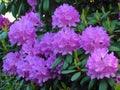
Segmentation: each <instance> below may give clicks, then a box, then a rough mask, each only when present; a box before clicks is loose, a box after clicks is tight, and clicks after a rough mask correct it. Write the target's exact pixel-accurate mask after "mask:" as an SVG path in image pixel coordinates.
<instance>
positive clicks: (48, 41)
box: [40, 33, 55, 56]
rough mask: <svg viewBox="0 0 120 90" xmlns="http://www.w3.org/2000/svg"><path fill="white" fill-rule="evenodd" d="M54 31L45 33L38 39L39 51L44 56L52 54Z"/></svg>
mask: <svg viewBox="0 0 120 90" xmlns="http://www.w3.org/2000/svg"><path fill="white" fill-rule="evenodd" d="M54 35H55V33H45V34H44V35H43V37H42V38H41V41H40V50H41V53H42V54H44V55H45V56H49V55H51V54H53V45H52V42H53V40H54Z"/></svg>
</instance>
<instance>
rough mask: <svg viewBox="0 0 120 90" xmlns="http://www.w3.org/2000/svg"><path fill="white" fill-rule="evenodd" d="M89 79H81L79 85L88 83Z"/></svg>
mask: <svg viewBox="0 0 120 90" xmlns="http://www.w3.org/2000/svg"><path fill="white" fill-rule="evenodd" d="M89 79H90V78H89V77H88V76H86V77H84V78H82V80H81V82H80V84H81V85H83V84H84V83H85V82H87V81H89Z"/></svg>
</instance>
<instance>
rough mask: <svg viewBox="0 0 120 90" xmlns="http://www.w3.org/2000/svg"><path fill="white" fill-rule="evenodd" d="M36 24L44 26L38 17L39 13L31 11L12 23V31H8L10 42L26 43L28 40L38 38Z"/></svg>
mask: <svg viewBox="0 0 120 90" xmlns="http://www.w3.org/2000/svg"><path fill="white" fill-rule="evenodd" d="M35 26H39V27H41V26H42V22H41V21H40V18H39V17H38V14H37V13H34V12H29V13H27V14H26V15H25V16H22V18H21V19H20V20H19V21H16V22H15V23H14V24H12V25H11V27H10V31H9V32H8V36H9V40H10V43H11V44H12V45H13V44H15V43H17V45H22V44H24V43H25V42H26V41H27V40H29V41H30V40H31V41H32V40H34V39H35V38H36V28H35Z"/></svg>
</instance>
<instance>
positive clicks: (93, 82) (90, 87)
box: [88, 80, 95, 90]
mask: <svg viewBox="0 0 120 90" xmlns="http://www.w3.org/2000/svg"><path fill="white" fill-rule="evenodd" d="M94 84H95V80H91V81H90V83H89V86H88V90H91V89H92V87H93V86H94Z"/></svg>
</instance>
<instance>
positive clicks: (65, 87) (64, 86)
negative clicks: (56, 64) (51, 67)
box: [61, 82, 67, 90]
mask: <svg viewBox="0 0 120 90" xmlns="http://www.w3.org/2000/svg"><path fill="white" fill-rule="evenodd" d="M61 85H62V87H63V89H64V90H67V86H66V84H65V83H64V82H61Z"/></svg>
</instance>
